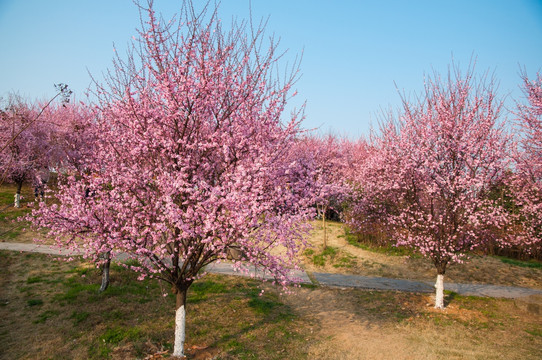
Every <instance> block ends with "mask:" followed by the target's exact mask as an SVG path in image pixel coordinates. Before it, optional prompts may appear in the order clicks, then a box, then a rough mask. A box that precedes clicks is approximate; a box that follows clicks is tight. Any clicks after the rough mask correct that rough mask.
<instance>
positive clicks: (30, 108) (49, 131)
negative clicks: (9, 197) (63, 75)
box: [0, 84, 72, 207]
mask: <svg viewBox="0 0 542 360" xmlns="http://www.w3.org/2000/svg"><path fill="white" fill-rule="evenodd" d="M55 88H56V90H57V93H56V94H55V95H54V96H53V97H52V98H51V99H49V101H47V102H43V103H37V104H36V103H31V102H28V101H25V100H24V99H22V98H21V97H20V96H18V95H15V94H11V95H10V96H9V98H8V100H7V102H6V103H5V106H4V109H2V110H0V185H1V184H3V183H4V181H11V182H14V183H15V184H17V192H16V194H15V207H19V206H20V198H21V188H22V185H23V183H24V182H25V181H29V180H32V179H33V178H35V177H36V174H37V173H39V172H47V171H48V167H49V165H50V161H51V159H52V157H53V154H54V152H55V146H54V144H53V141H52V137H54V136H55V131H56V126H55V124H54V123H52V122H51V121H50V119H45V116H44V113H45V112H46V111H47V110H49V108H50V106H51V105H52V104H53V102H54V101H55V100H56V99H57V98H60V99H61V102H62V103H63V104H67V103H68V102H69V97H70V95H71V93H72V92H71V90H69V89H68V86H67V85H65V84H56V85H55Z"/></svg>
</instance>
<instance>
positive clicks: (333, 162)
mask: <svg viewBox="0 0 542 360" xmlns="http://www.w3.org/2000/svg"><path fill="white" fill-rule="evenodd" d="M349 146H350V142H349V141H348V140H346V139H339V138H337V137H336V136H333V135H331V134H329V135H326V136H323V137H319V136H314V135H313V136H306V137H304V138H302V139H300V140H299V141H298V142H297V143H296V145H295V147H294V148H293V149H292V157H293V158H295V159H297V161H299V162H300V163H303V164H304V166H305V167H306V168H307V169H309V171H310V173H311V174H312V177H313V178H312V181H311V185H310V190H311V198H312V199H313V201H314V203H315V205H316V207H317V210H318V214H319V215H320V216H321V218H322V228H323V231H324V249H325V248H326V247H327V229H326V214H327V212H328V210H329V209H330V208H331V207H332V206H334V205H337V204H338V203H340V202H341V201H342V200H343V199H344V198H345V196H346V195H347V193H348V190H349V187H348V186H347V185H346V183H345V169H346V167H347V158H346V154H345V152H346V149H347V148H348V147H349Z"/></svg>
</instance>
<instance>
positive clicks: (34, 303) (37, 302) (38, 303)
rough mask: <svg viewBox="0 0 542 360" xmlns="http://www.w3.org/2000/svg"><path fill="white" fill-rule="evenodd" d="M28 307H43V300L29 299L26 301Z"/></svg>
mask: <svg viewBox="0 0 542 360" xmlns="http://www.w3.org/2000/svg"><path fill="white" fill-rule="evenodd" d="M26 305H28V306H41V305H43V300H41V299H29V300H27V301H26Z"/></svg>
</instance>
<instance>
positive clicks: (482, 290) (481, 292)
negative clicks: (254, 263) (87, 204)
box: [0, 242, 542, 299]
mask: <svg viewBox="0 0 542 360" xmlns="http://www.w3.org/2000/svg"><path fill="white" fill-rule="evenodd" d="M0 250H11V251H20V252H36V253H42V254H49V255H60V256H77V255H81V254H80V253H77V252H70V251H69V250H65V249H59V248H58V247H56V246H48V245H37V244H27V243H7V242H0ZM119 258H120V260H122V259H123V258H127V256H122V254H120V256H119ZM207 271H208V272H210V273H216V274H225V275H237V276H250V277H252V276H254V275H257V276H261V277H266V278H269V276H266V274H265V273H262V272H260V271H258V270H257V269H254V270H251V271H250V272H248V273H240V272H238V271H235V270H234V269H233V266H232V264H230V263H227V262H221V263H215V264H212V265H209V266H208V267H207ZM292 275H293V276H294V277H296V278H298V279H300V280H301V283H304V284H314V285H322V286H330V287H340V288H362V289H375V290H398V291H406V292H426V293H431V292H433V291H434V287H433V284H431V283H429V282H426V281H412V280H403V279H390V278H381V277H368V276H359V275H345V274H328V273H318V272H315V273H311V274H310V277H309V275H308V274H307V273H306V272H304V271H294V272H292ZM444 286H445V288H446V290H451V291H453V292H455V293H458V294H460V295H470V296H486V297H496V298H509V299H517V298H521V297H525V296H530V295H542V290H538V289H529V288H522V287H513V286H498V285H487V284H457V283H445V284H444Z"/></svg>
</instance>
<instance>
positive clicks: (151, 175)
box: [35, 1, 310, 356]
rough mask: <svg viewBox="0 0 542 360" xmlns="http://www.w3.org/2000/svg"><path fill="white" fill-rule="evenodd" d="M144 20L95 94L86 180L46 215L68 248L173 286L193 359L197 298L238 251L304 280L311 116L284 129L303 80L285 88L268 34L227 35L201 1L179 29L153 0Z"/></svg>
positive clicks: (178, 348) (241, 262)
mask: <svg viewBox="0 0 542 360" xmlns="http://www.w3.org/2000/svg"><path fill="white" fill-rule="evenodd" d="M140 9H141V13H142V19H143V18H145V19H144V20H142V28H141V30H140V32H139V37H138V39H137V40H136V42H135V43H134V45H133V48H132V52H130V53H129V56H128V57H127V58H126V59H121V58H120V57H119V58H117V59H116V60H115V67H114V70H113V71H112V72H111V73H110V77H109V79H108V82H107V84H106V85H103V86H98V87H97V89H96V92H97V95H98V97H99V99H100V101H99V103H98V104H97V108H98V110H99V116H98V117H97V120H96V127H95V129H96V133H95V134H94V135H95V138H96V144H95V149H94V151H93V155H92V156H91V157H90V158H89V159H87V160H86V162H85V166H84V167H85V169H86V171H84V172H83V171H79V172H77V173H75V174H73V175H71V176H68V177H67V178H66V179H65V180H64V182H62V184H61V185H60V186H59V190H58V193H57V194H56V197H57V199H58V201H59V204H58V205H51V206H44V207H41V208H40V209H39V211H37V212H36V213H35V215H37V218H36V223H37V225H39V226H44V227H48V228H49V229H51V231H50V234H51V235H52V236H56V239H57V241H58V242H59V243H60V244H61V245H64V246H65V245H66V242H68V244H70V245H73V246H81V248H83V249H85V250H86V251H87V255H88V256H96V255H95V254H103V253H105V252H108V251H113V252H118V251H123V252H126V253H128V254H131V255H132V256H134V257H135V258H136V259H138V260H139V265H138V266H133V267H132V268H133V269H134V270H136V271H139V272H140V273H141V277H145V276H150V277H153V278H157V279H161V280H163V281H166V282H167V283H169V284H171V285H172V288H173V291H174V293H175V294H176V322H175V323H176V325H175V345H174V355H176V356H180V355H182V354H183V352H184V350H183V347H184V340H185V308H186V294H187V290H188V289H189V287H190V285H191V284H192V283H193V282H194V281H195V280H196V279H198V278H199V277H200V276H201V270H202V269H203V268H204V267H205V266H206V265H208V264H210V263H212V262H215V261H220V260H223V259H226V258H227V256H228V253H229V249H231V248H232V247H235V248H236V249H238V250H239V253H240V254H241V255H240V258H238V259H236V260H235V261H234V266H235V268H236V269H238V270H241V271H243V270H244V271H247V270H248V266H249V265H252V266H256V267H258V268H259V269H263V270H265V271H266V272H268V273H269V274H272V275H273V276H274V278H275V281H276V282H277V283H279V284H281V285H286V284H287V283H289V282H290V281H291V280H292V277H291V269H293V268H296V267H297V260H296V259H297V257H296V255H297V253H298V251H299V250H300V246H302V243H303V240H302V235H303V234H304V233H305V232H306V225H305V224H306V221H305V220H306V219H307V216H308V215H309V214H310V211H309V210H308V205H309V203H310V200H309V199H307V197H306V193H307V187H308V184H307V182H306V181H305V179H303V178H301V177H300V176H297V175H295V174H302V173H303V172H300V171H298V169H297V167H298V164H297V163H296V162H295V161H291V160H288V159H289V157H288V156H287V154H288V153H289V151H290V148H291V146H292V144H293V143H294V140H295V138H296V136H297V134H298V131H299V129H298V125H299V121H300V119H299V117H298V115H296V114H295V113H294V114H293V115H292V118H291V120H290V121H289V122H288V123H287V124H284V123H283V122H282V121H281V114H282V113H283V110H284V107H285V105H286V102H287V100H288V99H289V98H290V97H291V95H292V94H291V87H292V85H293V83H294V82H295V80H296V78H297V74H298V73H297V67H294V68H293V69H292V71H291V72H290V75H289V76H287V77H286V78H285V79H281V78H279V77H278V74H277V73H275V69H276V66H277V61H278V60H279V58H280V55H279V54H277V53H276V44H275V43H273V42H272V43H271V44H270V45H269V46H268V47H267V46H266V47H264V43H263V40H262V37H263V28H262V27H260V28H257V29H255V28H253V27H251V30H252V31H251V32H249V34H248V35H247V28H246V25H245V24H244V23H234V24H233V25H232V29H231V30H230V31H225V30H224V29H223V28H222V25H221V22H220V21H219V19H218V17H217V12H216V10H213V11H211V12H209V11H207V10H204V11H203V12H202V13H198V12H196V11H195V10H194V8H193V6H192V4H191V3H190V2H189V1H185V2H184V6H183V8H182V11H181V13H180V15H179V16H178V17H176V18H174V19H172V20H171V21H169V22H168V21H164V20H163V19H159V17H158V16H157V14H156V13H155V12H154V10H153V8H152V2H149V3H148V7H143V6H140ZM262 49H267V50H262ZM293 174H294V175H293ZM66 235H69V236H70V237H69V238H68V240H66V239H67V238H66Z"/></svg>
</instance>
